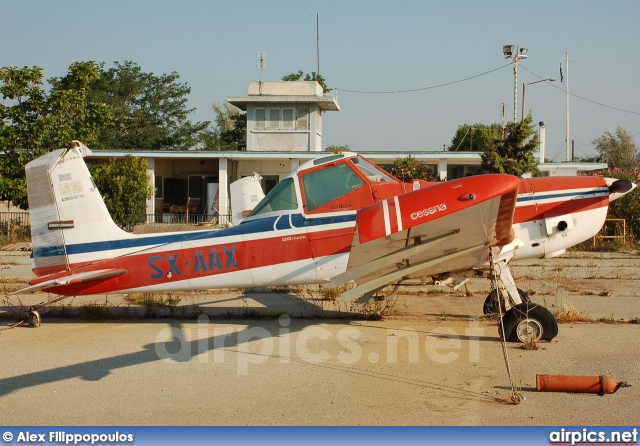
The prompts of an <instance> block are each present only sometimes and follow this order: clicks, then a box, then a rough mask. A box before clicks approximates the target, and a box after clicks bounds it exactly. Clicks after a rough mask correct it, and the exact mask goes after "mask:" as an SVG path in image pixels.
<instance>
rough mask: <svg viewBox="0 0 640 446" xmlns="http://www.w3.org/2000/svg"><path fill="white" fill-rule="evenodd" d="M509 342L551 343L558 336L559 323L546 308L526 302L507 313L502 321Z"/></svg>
mask: <svg viewBox="0 0 640 446" xmlns="http://www.w3.org/2000/svg"><path fill="white" fill-rule="evenodd" d="M502 325H503V326H504V331H505V333H506V335H507V336H506V338H507V341H510V342H526V341H527V340H529V339H532V340H535V341H539V340H545V341H550V340H552V339H553V338H555V337H556V336H557V335H558V322H557V321H556V319H555V318H554V317H553V314H551V312H550V311H549V310H547V309H546V308H545V307H543V306H541V305H537V304H534V303H532V302H526V303H523V304H520V305H516V306H515V307H513V308H511V309H510V310H509V311H507V312H506V313H505V315H504V318H503V319H502Z"/></svg>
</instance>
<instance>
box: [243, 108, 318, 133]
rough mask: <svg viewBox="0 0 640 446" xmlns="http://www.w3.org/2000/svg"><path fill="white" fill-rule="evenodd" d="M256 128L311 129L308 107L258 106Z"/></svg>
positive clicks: (255, 112) (254, 126) (255, 117)
mask: <svg viewBox="0 0 640 446" xmlns="http://www.w3.org/2000/svg"><path fill="white" fill-rule="evenodd" d="M253 129H254V130H309V109H308V108H293V107H286V108H275V107H273V108H256V109H255V111H254V120H253Z"/></svg>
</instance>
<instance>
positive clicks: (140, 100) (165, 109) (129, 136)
mask: <svg viewBox="0 0 640 446" xmlns="http://www.w3.org/2000/svg"><path fill="white" fill-rule="evenodd" d="M114 63H115V67H113V68H110V69H108V70H105V69H104V63H103V64H101V65H100V66H99V68H100V71H101V74H100V77H99V79H97V80H96V81H95V82H93V83H92V84H91V91H90V98H89V99H90V100H91V101H94V102H100V103H105V104H106V105H107V106H108V107H109V108H110V109H111V110H112V112H113V124H112V125H110V126H109V127H108V128H106V129H104V130H103V131H102V132H101V133H100V139H99V143H98V144H94V145H93V147H94V148H107V149H144V150H187V149H190V148H192V147H194V146H196V144H197V143H198V142H199V140H200V133H201V132H203V131H204V130H205V129H206V128H207V126H208V125H209V122H208V121H204V122H196V123H195V124H194V123H191V122H190V121H189V120H188V119H187V116H188V115H189V114H190V113H192V112H193V111H194V109H193V108H191V109H188V108H187V107H186V105H187V97H186V96H187V95H188V94H189V93H190V92H191V88H190V87H188V86H187V85H186V84H181V83H178V79H179V78H180V75H179V74H178V73H176V72H175V71H174V72H172V73H170V74H163V75H161V76H156V75H154V74H153V73H145V72H143V71H142V69H141V68H140V66H138V64H136V63H135V62H132V61H126V62H124V63H120V62H114ZM74 139H78V138H74Z"/></svg>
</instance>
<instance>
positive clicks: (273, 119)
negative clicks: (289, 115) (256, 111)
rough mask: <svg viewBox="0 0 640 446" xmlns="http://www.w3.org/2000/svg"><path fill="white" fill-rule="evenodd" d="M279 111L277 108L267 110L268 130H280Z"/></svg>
mask: <svg viewBox="0 0 640 446" xmlns="http://www.w3.org/2000/svg"><path fill="white" fill-rule="evenodd" d="M280 111H281V110H280V109H279V108H270V109H269V121H268V122H267V129H268V130H278V129H279V128H280Z"/></svg>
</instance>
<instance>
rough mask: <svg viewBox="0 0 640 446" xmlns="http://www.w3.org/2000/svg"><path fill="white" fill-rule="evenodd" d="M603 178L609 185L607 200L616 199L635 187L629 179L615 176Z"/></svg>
mask: <svg viewBox="0 0 640 446" xmlns="http://www.w3.org/2000/svg"><path fill="white" fill-rule="evenodd" d="M604 180H605V181H606V182H607V185H608V186H609V201H613V200H617V199H618V198H620V197H622V196H624V195H626V194H628V193H629V192H631V191H632V190H633V189H635V188H636V187H637V185H636V184H635V183H633V182H631V181H629V180H619V179H617V178H605V179H604Z"/></svg>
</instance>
